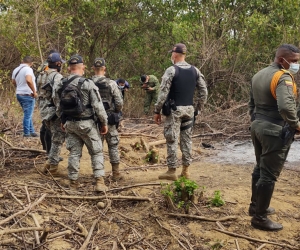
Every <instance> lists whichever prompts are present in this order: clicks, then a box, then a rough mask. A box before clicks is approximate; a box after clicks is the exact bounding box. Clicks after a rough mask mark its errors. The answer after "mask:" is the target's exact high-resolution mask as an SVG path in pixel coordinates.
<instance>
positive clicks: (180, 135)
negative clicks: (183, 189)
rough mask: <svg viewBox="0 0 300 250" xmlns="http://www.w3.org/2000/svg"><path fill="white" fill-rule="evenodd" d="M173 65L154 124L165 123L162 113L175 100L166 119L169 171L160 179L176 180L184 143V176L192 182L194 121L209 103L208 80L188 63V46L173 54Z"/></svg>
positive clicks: (179, 46) (178, 46)
mask: <svg viewBox="0 0 300 250" xmlns="http://www.w3.org/2000/svg"><path fill="white" fill-rule="evenodd" d="M170 52H172V56H171V61H172V63H173V64H174V66H171V67H169V68H167V70H166V71H165V73H164V75H163V77H162V82H161V85H160V92H159V94H158V99H157V102H156V104H155V111H154V113H155V115H154V120H155V122H156V123H157V124H160V123H161V114H160V111H161V110H162V107H163V105H164V103H165V101H166V100H170V99H171V100H172V101H173V102H174V104H173V105H172V107H173V108H172V110H171V114H170V115H168V116H166V120H165V124H164V136H165V138H166V142H167V154H168V156H167V165H168V171H167V172H166V173H164V174H162V175H160V176H159V179H167V180H176V179H177V176H176V174H175V173H176V163H177V145H178V140H179V139H180V150H181V152H182V172H181V176H184V177H186V178H189V171H188V168H189V165H190V164H191V161H192V158H191V150H192V138H191V135H192V127H193V122H194V117H195V116H196V115H197V114H198V112H199V111H201V109H202V108H203V105H204V103H205V102H206V99H207V87H206V83H205V80H204V76H203V75H202V74H201V73H200V71H199V70H198V69H197V68H196V67H194V66H191V65H190V64H188V63H187V62H186V61H185V56H186V46H185V45H184V44H182V43H179V44H176V45H175V46H174V48H173V50H171V51H170ZM195 89H196V90H197V91H196V92H197V95H196V98H195V103H193V96H194V92H195Z"/></svg>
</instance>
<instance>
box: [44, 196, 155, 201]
mask: <svg viewBox="0 0 300 250" xmlns="http://www.w3.org/2000/svg"><path fill="white" fill-rule="evenodd" d="M47 197H48V198H57V199H71V200H72V199H78V200H101V199H112V200H134V201H152V199H151V198H147V197H136V196H109V195H102V196H71V195H48V196H47Z"/></svg>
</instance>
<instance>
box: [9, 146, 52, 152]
mask: <svg viewBox="0 0 300 250" xmlns="http://www.w3.org/2000/svg"><path fill="white" fill-rule="evenodd" d="M8 149H10V150H18V151H26V152H27V151H30V152H35V153H46V151H45V150H40V149H34V148H17V147H10V148H8Z"/></svg>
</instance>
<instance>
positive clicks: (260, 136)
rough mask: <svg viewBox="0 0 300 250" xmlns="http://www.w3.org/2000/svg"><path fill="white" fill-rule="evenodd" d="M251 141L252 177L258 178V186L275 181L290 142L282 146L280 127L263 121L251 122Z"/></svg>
mask: <svg viewBox="0 0 300 250" xmlns="http://www.w3.org/2000/svg"><path fill="white" fill-rule="evenodd" d="M251 139H252V143H253V146H254V150H255V157H256V166H255V168H254V170H253V173H252V176H254V177H255V178H259V180H258V183H259V184H268V183H270V182H274V181H277V178H278V177H279V175H280V173H281V171H282V169H283V166H284V162H285V160H286V158H287V156H288V153H289V150H290V146H291V143H292V142H291V143H289V144H288V145H285V146H284V145H283V140H282V127H281V126H279V125H277V124H274V123H270V122H268V121H263V120H255V121H253V122H252V124H251Z"/></svg>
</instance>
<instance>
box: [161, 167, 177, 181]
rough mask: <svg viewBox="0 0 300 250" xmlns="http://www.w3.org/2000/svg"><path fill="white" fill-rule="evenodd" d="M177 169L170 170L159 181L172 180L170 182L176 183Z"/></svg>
mask: <svg viewBox="0 0 300 250" xmlns="http://www.w3.org/2000/svg"><path fill="white" fill-rule="evenodd" d="M175 173H176V168H168V171H167V172H166V173H164V174H161V175H159V176H158V179H164V180H170V181H176V180H177V176H176V174H175Z"/></svg>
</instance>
